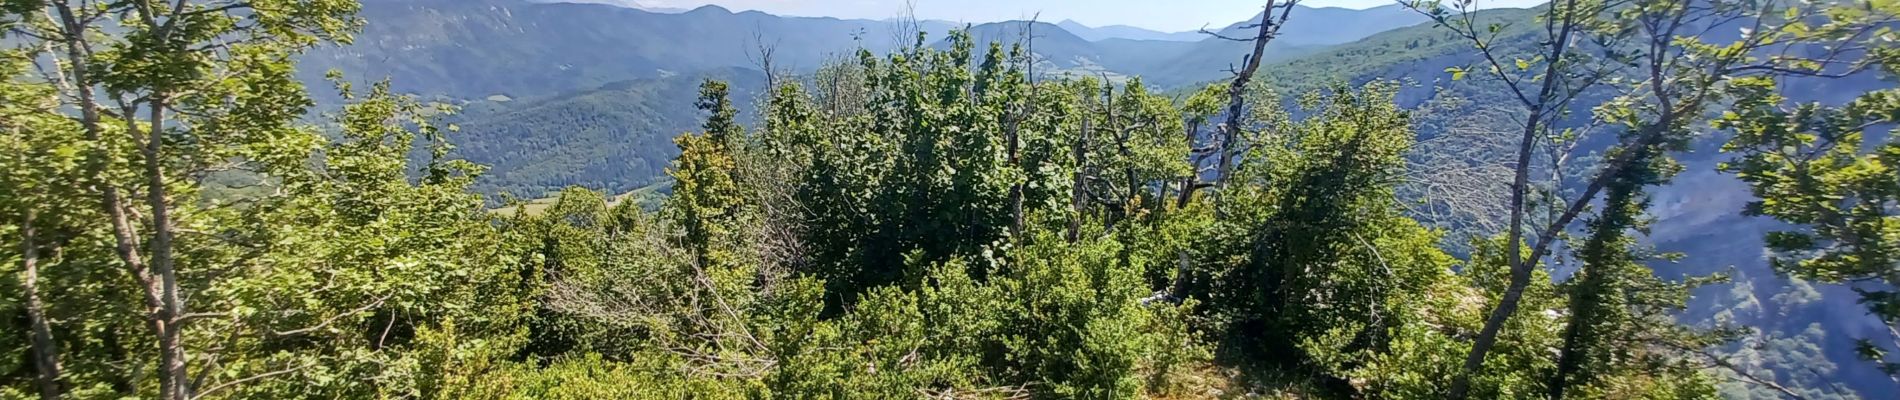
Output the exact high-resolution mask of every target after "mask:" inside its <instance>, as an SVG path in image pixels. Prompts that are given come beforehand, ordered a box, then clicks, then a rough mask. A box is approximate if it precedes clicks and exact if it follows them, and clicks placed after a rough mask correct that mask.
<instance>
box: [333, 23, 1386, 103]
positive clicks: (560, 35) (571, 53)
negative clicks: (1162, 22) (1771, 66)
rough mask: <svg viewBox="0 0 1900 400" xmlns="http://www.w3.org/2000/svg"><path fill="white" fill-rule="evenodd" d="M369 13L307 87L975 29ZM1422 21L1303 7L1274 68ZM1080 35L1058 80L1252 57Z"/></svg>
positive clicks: (497, 91)
mask: <svg viewBox="0 0 1900 400" xmlns="http://www.w3.org/2000/svg"><path fill="white" fill-rule="evenodd" d="M361 15H362V16H363V17H364V18H365V19H366V20H368V21H369V25H368V26H367V27H365V29H364V30H363V31H362V32H361V33H360V34H358V35H357V36H356V40H355V43H354V44H351V45H348V46H342V47H323V48H319V49H315V50H312V51H311V52H309V53H307V54H304V55H303V56H301V57H302V59H301V61H302V63H301V64H300V66H299V68H300V71H299V72H300V74H301V77H302V78H303V80H304V81H305V82H313V83H319V84H320V83H321V82H323V77H324V74H325V72H326V71H329V70H331V69H336V70H340V71H342V72H344V75H345V76H346V77H350V78H351V79H359V80H371V79H379V78H382V77H385V76H388V77H390V78H393V81H394V84H395V88H396V90H399V91H403V92H408V93H416V94H423V95H428V96H445V97H449V98H457V99H482V98H488V97H492V96H506V97H509V98H532V97H538V96H549V95H554V94H559V93H565V92H572V91H577V90H586V89H591V88H595V87H598V86H600V85H603V84H607V83H610V82H618V81H624V80H629V79H643V78H661V77H665V76H670V75H674V74H681V73H692V72H696V71H706V70H713V69H719V68H734V67H740V68H753V69H763V68H762V66H761V65H760V61H761V57H760V56H759V55H758V50H759V49H760V48H761V47H762V46H765V47H773V48H775V50H776V51H775V52H774V57H773V58H774V59H773V62H774V67H775V68H778V69H781V70H790V71H791V72H797V73H802V72H809V71H811V70H814V69H816V68H817V67H818V66H820V65H821V64H823V63H824V62H825V61H826V60H827V59H828V58H834V59H835V58H837V57H844V56H849V55H850V54H851V53H853V52H855V51H857V50H858V49H866V50H870V51H872V52H878V53H882V52H888V51H889V50H892V49H895V48H897V47H899V46H904V45H909V44H911V43H912V42H913V41H915V40H916V37H915V34H914V31H922V32H925V33H928V34H929V37H928V39H927V40H930V41H932V43H935V42H936V41H938V40H941V39H942V38H943V37H944V33H945V32H948V31H950V30H952V29H958V28H962V27H964V26H966V25H961V24H954V23H950V22H945V21H935V20H923V21H915V22H913V23H902V22H898V21H897V20H854V19H837V18H816V17H784V16H776V15H771V14H766V13H763V12H758V11H743V12H733V11H731V10H727V9H725V8H721V7H718V6H703V7H699V8H695V9H692V10H686V11H677V10H667V12H659V11H653V10H652V9H647V8H646V7H645V6H644V4H643V3H641V2H640V1H639V0H365V1H364V2H363V11H362V13H361ZM1416 18H1422V17H1418V16H1416V15H1414V14H1413V13H1410V12H1409V11H1405V10H1403V9H1401V8H1398V7H1396V6H1388V7H1380V8H1374V9H1368V10H1348V9H1338V8H1306V7H1300V8H1298V9H1296V10H1295V11H1294V17H1293V19H1292V20H1291V21H1292V22H1289V24H1288V26H1287V27H1286V28H1285V30H1284V31H1283V35H1282V38H1281V39H1280V40H1277V41H1276V44H1275V48H1276V49H1278V50H1276V51H1275V52H1274V54H1275V59H1284V58H1286V57H1290V56H1296V55H1298V54H1303V53H1302V51H1306V50H1311V49H1314V48H1317V47H1322V46H1326V45H1331V44H1338V43H1345V42H1350V41H1353V40H1358V39H1362V38H1364V37H1366V36H1370V35H1371V34H1373V33H1377V32H1380V31H1384V30H1387V29H1392V28H1398V27H1401V26H1404V25H1405V24H1414V23H1416V22H1418V21H1422V19H1416ZM1248 23H1251V22H1237V23H1234V24H1231V25H1229V27H1228V28H1226V29H1224V30H1223V31H1227V32H1228V33H1232V34H1239V35H1244V34H1245V33H1237V31H1238V30H1239V27H1243V26H1245V25H1246V24H1248ZM1023 24H1024V23H1023V22H1022V21H1005V22H993V23H984V24H976V25H967V26H969V27H970V29H971V30H972V32H973V33H982V35H979V37H978V38H977V39H978V41H979V42H986V41H988V40H1003V41H1011V42H1013V41H1014V39H1010V38H1012V37H1013V36H1011V34H1010V33H1008V32H1004V31H1005V30H1008V29H1009V28H1006V27H1021V26H1024V25H1023ZM1070 25H1072V26H1071V28H1064V27H1062V26H1061V24H1048V23H1039V24H1037V25H1036V29H1037V30H1038V32H1037V36H1038V38H1037V41H1036V43H1035V45H1036V49H1035V50H1036V52H1037V53H1039V54H1038V59H1040V60H1046V61H1047V62H1050V63H1052V64H1051V65H1052V66H1053V68H1051V69H1049V70H1048V72H1059V71H1068V72H1080V73H1089V74H1108V75H1114V76H1132V75H1142V76H1151V77H1156V78H1163V77H1165V79H1155V80H1153V81H1151V83H1156V84H1160V85H1163V86H1167V85H1182V84H1191V83H1198V82H1203V81H1207V80H1212V79H1218V78H1220V77H1221V76H1223V75H1222V71H1224V70H1225V68H1224V67H1225V66H1226V65H1228V64H1231V63H1234V62H1236V61H1237V60H1239V57H1240V55H1241V54H1244V53H1245V52H1246V51H1245V49H1243V48H1242V47H1244V46H1245V45H1244V44H1242V43H1237V42H1232V41H1228V40H1222V39H1217V38H1208V37H1204V35H1197V36H1203V37H1198V38H1197V39H1195V41H1182V40H1152V39H1141V37H1145V36H1143V35H1147V34H1144V33H1140V32H1139V31H1140V28H1132V27H1102V28H1088V29H1082V28H1075V27H1073V26H1074V25H1079V24H1070ZM1123 28H1126V29H1123ZM1078 32H1079V33H1078ZM1149 32H1152V31H1149ZM1155 33H1158V32H1155ZM1058 34H1059V35H1058ZM1150 36H1152V35H1150ZM1164 36H1167V37H1173V38H1175V39H1187V37H1186V35H1179V34H1164ZM326 100H334V99H326Z"/></svg>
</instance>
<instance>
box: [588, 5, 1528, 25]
mask: <svg viewBox="0 0 1900 400" xmlns="http://www.w3.org/2000/svg"><path fill="white" fill-rule="evenodd" d="M569 1H574V0H569ZM634 1H635V2H637V3H639V4H642V5H645V6H648V7H671V8H689V9H690V8H694V7H698V6H701V5H705V4H718V5H720V6H723V7H726V8H728V9H732V10H734V11H740V10H758V11H764V12H767V13H772V14H778V15H796V16H822V17H838V18H865V19H884V18H890V17H895V16H898V15H902V14H903V13H904V9H905V3H906V0H634ZM1479 1H1480V3H1481V4H1484V5H1486V6H1490V7H1528V6H1533V5H1537V4H1542V3H1543V0H1479ZM916 2H917V9H916V11H917V16H918V17H920V18H924V19H940V20H948V21H953V22H972V23H979V22H992V21H1003V20H1012V19H1027V18H1029V17H1031V16H1035V15H1036V13H1037V12H1041V13H1042V14H1041V16H1040V19H1041V20H1043V21H1049V22H1057V21H1061V20H1064V19H1073V20H1075V21H1077V22H1081V23H1083V24H1086V25H1091V26H1102V25H1116V24H1120V25H1133V26H1139V27H1143V28H1148V29H1155V30H1162V31H1191V30H1195V29H1198V28H1200V27H1202V26H1203V25H1205V26H1209V27H1215V28H1218V27H1221V26H1225V25H1227V24H1230V23H1233V22H1236V21H1239V20H1241V19H1244V18H1247V17H1249V16H1252V15H1254V14H1256V13H1258V12H1259V11H1260V6H1261V5H1262V4H1265V2H1264V1H1262V0H916ZM1301 4H1305V5H1308V6H1312V7H1346V8H1369V7H1377V6H1382V5H1387V4H1396V3H1395V0H1306V1H1303V2H1301ZM1294 17H1295V18H1298V15H1295V16H1294Z"/></svg>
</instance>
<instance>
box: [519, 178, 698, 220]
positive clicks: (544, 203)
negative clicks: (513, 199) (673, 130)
mask: <svg viewBox="0 0 1900 400" xmlns="http://www.w3.org/2000/svg"><path fill="white" fill-rule="evenodd" d="M672 192H673V181H671V180H668V181H664V182H660V183H655V184H651V185H646V186H642V187H640V188H638V189H634V190H632V191H628V192H626V193H621V194H619V195H615V196H613V197H611V198H609V199H608V200H607V205H608V206H610V207H611V206H616V205H620V203H621V202H625V201H633V202H634V204H638V205H640V208H642V209H646V210H653V209H657V208H659V207H660V201H662V200H665V199H666V196H667V195H668V194H671V193H672ZM560 200H561V199H560V197H559V195H558V194H556V195H553V196H548V197H542V198H538V199H534V200H529V201H526V202H523V203H520V204H518V205H512V206H504V207H501V208H496V209H493V210H489V212H491V213H494V214H495V215H499V216H504V217H512V216H515V213H517V212H526V213H528V215H541V213H542V212H546V211H547V209H548V207H553V206H554V203H555V202H557V201H560Z"/></svg>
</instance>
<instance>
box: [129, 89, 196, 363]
mask: <svg viewBox="0 0 1900 400" xmlns="http://www.w3.org/2000/svg"><path fill="white" fill-rule="evenodd" d="M166 106H167V103H166V99H165V98H164V96H162V95H155V96H153V98H152V100H151V102H150V111H149V113H150V115H149V117H150V118H151V119H150V126H149V127H147V129H148V130H147V132H146V135H145V148H144V150H143V151H142V153H143V155H144V158H145V175H146V176H145V178H146V185H147V186H148V187H147V188H146V192H145V203H146V206H147V207H150V208H151V213H152V243H151V252H152V262H151V266H152V274H153V275H154V276H156V277H157V278H158V283H159V285H160V286H159V290H160V296H161V297H160V300H161V302H160V304H161V305H162V306H161V307H160V308H159V310H158V312H157V313H156V314H155V315H154V316H153V317H154V319H156V320H157V321H158V323H159V325H160V330H159V338H158V345H159V355H158V359H159V366H160V368H161V371H160V373H159V379H160V383H161V385H160V387H161V392H162V396H163V397H165V398H168V399H179V400H184V399H190V398H191V388H190V374H189V373H188V372H187V371H186V369H185V364H186V360H187V358H186V356H185V345H184V327H183V326H182V325H181V324H179V322H180V321H181V320H180V318H179V317H181V316H183V315H185V304H184V299H183V298H182V297H181V296H180V295H179V288H178V272H177V270H176V268H175V265H174V260H173V258H172V248H173V244H172V241H173V237H174V233H175V231H176V227H175V226H174V222H173V221H172V217H171V199H170V198H169V197H170V196H168V195H167V194H166V190H165V170H164V167H163V163H162V161H163V160H161V157H162V156H163V155H164V143H165V141H164V138H163V137H162V136H163V135H164V132H165V108H166ZM127 114H128V115H129V114H130V113H127Z"/></svg>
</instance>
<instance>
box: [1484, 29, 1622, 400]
mask: <svg viewBox="0 0 1900 400" xmlns="http://www.w3.org/2000/svg"><path fill="white" fill-rule="evenodd" d="M1549 7H1551V8H1550V10H1549V12H1550V13H1552V14H1553V15H1550V16H1547V17H1546V18H1547V19H1548V20H1550V21H1560V23H1561V24H1562V26H1561V27H1560V28H1559V29H1558V32H1557V34H1556V37H1555V38H1554V40H1552V41H1550V42H1549V44H1550V46H1551V47H1550V55H1549V57H1547V58H1548V59H1549V60H1548V61H1546V63H1547V64H1545V67H1544V81H1543V83H1542V84H1541V85H1540V87H1539V88H1538V91H1537V98H1536V99H1535V100H1533V101H1531V102H1530V104H1526V106H1528V107H1529V108H1530V118H1529V119H1528V120H1526V122H1525V124H1524V131H1523V133H1522V135H1520V137H1519V141H1518V147H1517V165H1515V168H1516V171H1515V174H1514V176H1513V177H1512V178H1511V179H1512V180H1511V222H1510V224H1511V225H1510V228H1509V229H1508V231H1509V233H1507V234H1506V239H1505V242H1504V247H1505V248H1504V254H1505V259H1506V263H1507V264H1506V265H1509V266H1510V268H1511V280H1510V283H1509V285H1510V286H1508V287H1507V288H1506V289H1505V290H1504V297H1503V298H1502V299H1499V301H1498V307H1497V308H1495V309H1492V310H1491V315H1490V316H1489V317H1487V318H1485V321H1484V328H1482V329H1481V330H1479V332H1478V338H1477V340H1476V341H1474V342H1472V344H1471V352H1470V353H1468V354H1466V356H1465V363H1464V366H1463V368H1462V371H1461V373H1459V374H1458V376H1456V377H1454V378H1453V379H1452V385H1451V393H1450V398H1452V399H1456V400H1462V399H1464V398H1465V396H1466V395H1467V394H1468V392H1469V391H1470V388H1471V375H1473V374H1476V373H1477V372H1478V370H1479V369H1481V368H1483V367H1484V357H1485V355H1487V354H1489V353H1490V351H1491V348H1492V347H1493V346H1496V345H1497V339H1498V333H1499V331H1501V330H1503V329H1504V323H1505V322H1508V321H1509V320H1510V318H1511V315H1512V314H1516V313H1517V307H1518V303H1519V302H1521V301H1522V300H1523V298H1524V289H1525V288H1526V287H1528V286H1530V282H1531V272H1532V271H1533V270H1534V269H1535V268H1537V265H1538V261H1539V260H1540V259H1541V258H1542V254H1541V252H1533V253H1532V255H1531V257H1530V258H1529V259H1525V258H1524V257H1523V253H1522V247H1523V243H1524V215H1525V213H1526V210H1525V209H1524V200H1525V197H1527V196H1529V195H1530V172H1531V171H1530V169H1531V153H1532V152H1534V151H1536V143H1537V142H1536V140H1537V134H1538V132H1539V130H1540V129H1543V124H1544V123H1546V122H1547V121H1545V120H1544V119H1545V118H1547V117H1548V115H1546V114H1551V113H1553V110H1550V109H1549V108H1550V104H1549V103H1550V102H1551V101H1552V96H1553V95H1554V94H1556V90H1557V82H1558V81H1559V79H1558V78H1557V74H1558V72H1560V71H1559V70H1558V68H1560V67H1562V65H1563V64H1562V63H1563V61H1564V56H1565V55H1566V54H1568V51H1569V42H1570V36H1571V34H1572V33H1573V32H1574V30H1575V27H1576V24H1575V16H1574V15H1573V14H1575V13H1576V12H1577V10H1576V7H1577V5H1576V1H1575V0H1571V1H1567V2H1565V7H1563V9H1562V10H1559V9H1558V7H1557V5H1556V4H1551V5H1550V6H1549ZM1560 12H1561V13H1563V14H1562V15H1561V16H1559V15H1554V14H1556V13H1560ZM1513 88H1515V86H1513ZM1590 196H1594V193H1592V194H1591V195H1590ZM1582 202H1585V203H1587V202H1589V197H1585V198H1584V199H1583V200H1582ZM1562 223H1563V224H1567V223H1568V221H1564V222H1562ZM1556 229H1559V230H1561V229H1563V226H1561V225H1559V226H1557V227H1556ZM1538 246H1540V247H1543V246H1548V240H1543V241H1540V242H1539V244H1538Z"/></svg>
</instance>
